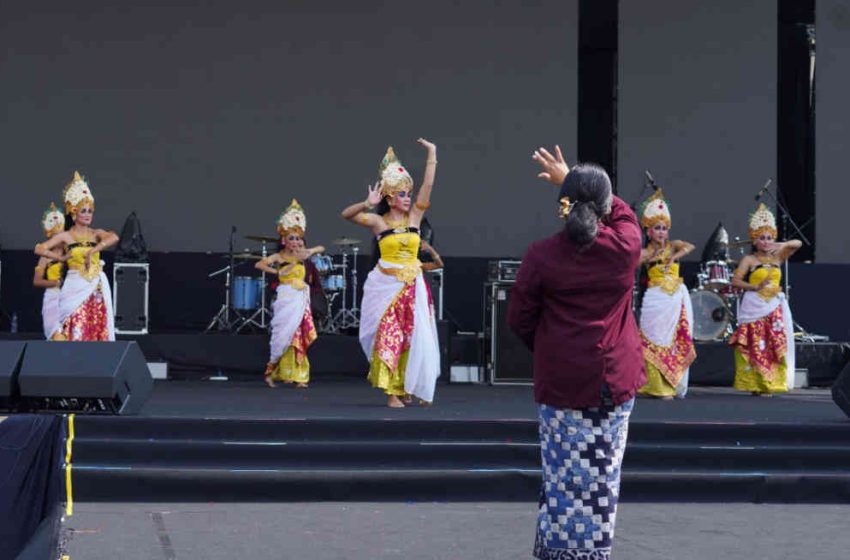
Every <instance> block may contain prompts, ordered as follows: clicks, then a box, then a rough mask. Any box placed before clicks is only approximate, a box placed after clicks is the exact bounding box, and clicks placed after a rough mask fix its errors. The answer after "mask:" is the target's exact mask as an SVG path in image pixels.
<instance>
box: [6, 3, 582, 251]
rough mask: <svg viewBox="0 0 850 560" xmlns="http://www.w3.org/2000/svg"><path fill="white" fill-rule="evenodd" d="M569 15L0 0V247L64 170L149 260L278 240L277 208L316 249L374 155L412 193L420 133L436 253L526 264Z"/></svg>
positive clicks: (541, 218) (18, 243) (563, 81)
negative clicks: (410, 174) (297, 220)
mask: <svg viewBox="0 0 850 560" xmlns="http://www.w3.org/2000/svg"><path fill="white" fill-rule="evenodd" d="M140 4H145V5H140ZM576 20H577V1H576V0H570V1H566V2H564V1H560V0H538V1H535V2H522V3H519V2H517V3H496V4H495V6H494V3H493V2H490V1H488V0H470V1H464V2H451V3H448V2H416V1H413V0H394V1H381V0H364V1H358V2H351V1H349V0H317V1H313V2H302V1H280V2H278V1H271V0H265V1H263V0H249V1H246V2H240V3H234V2H228V1H225V0H210V1H208V2H203V3H201V4H198V3H196V2H180V1H178V2H168V3H158V2H157V3H154V5H151V4H150V3H141V2H135V3H127V2H120V3H115V2H105V1H103V0H81V1H78V2H72V3H67V2H59V1H58V0H46V1H43V2H37V3H33V2H25V1H23V0H8V1H4V2H3V3H2V6H0V105H2V106H3V107H4V109H5V111H6V119H5V122H4V123H3V126H2V127H0V153H3V154H4V157H3V165H2V166H0V190H2V191H3V192H4V193H7V192H14V193H16V194H15V212H13V213H7V214H6V216H5V217H4V219H3V220H0V243H2V244H3V246H4V247H6V248H27V247H31V246H32V245H33V244H34V243H35V242H36V241H37V240H38V237H39V235H40V230H39V218H40V216H41V213H42V211H43V210H44V208H45V207H46V206H47V205H48V204H49V202H50V201H51V200H55V201H57V202H58V201H59V199H60V196H61V188H62V186H63V185H64V184H65V182H66V181H67V180H68V179H69V178H70V176H71V174H72V172H73V170H74V169H75V168H79V169H80V170H81V171H82V172H83V173H84V174H85V175H87V176H88V178H89V180H90V184H91V187H92V189H93V192H94V194H95V197H96V199H97V216H96V224H97V225H100V226H102V227H108V228H114V229H117V228H120V226H121V224H122V222H123V219H124V217H125V216H126V215H127V214H128V213H129V212H130V211H132V210H136V211H137V212H138V214H139V217H140V218H141V220H142V224H143V229H144V232H145V236H146V238H147V240H148V244H149V247H150V249H152V250H160V251H161V250H183V251H208V250H224V249H226V240H227V235H228V232H229V226H230V225H231V224H232V225H235V226H237V227H238V228H239V230H240V233H249V232H250V233H266V234H270V233H273V232H274V224H275V220H276V218H277V215H278V213H279V212H280V211H281V210H282V209H283V208H284V207H285V206H286V204H288V202H289V200H290V199H291V198H292V197H293V196H295V197H298V199H299V200H300V201H301V203H302V205H303V206H304V207H305V208H306V210H307V216H308V224H309V232H308V233H309V236H310V238H311V241H315V242H323V243H327V242H328V241H329V240H330V239H331V238H333V237H336V236H339V235H359V236H360V237H362V238H364V239H365V238H366V235H365V234H364V232H363V231H362V230H361V229H359V228H357V227H356V226H353V225H349V224H346V223H344V222H343V221H342V220H341V219H340V218H339V211H340V210H341V209H342V207H343V206H344V205H345V204H347V203H350V202H353V201H357V200H360V199H362V198H364V197H365V194H366V185H367V183H369V182H370V181H374V179H375V177H376V170H377V165H378V162H379V161H380V159H381V157H382V156H383V153H384V150H385V149H386V146H387V145H388V144H394V145H395V147H396V151H397V153H398V154H399V155H400V157H401V158H402V160H403V161H404V162H406V163H407V164H408V165H409V167H410V168H411V169H412V170H413V171H414V177H415V178H416V182H417V183H418V182H419V178H420V176H421V171H422V168H423V164H424V153H423V151H422V150H421V149H420V148H419V146H418V145H417V144H416V143H415V140H416V138H417V137H419V136H425V137H428V138H430V139H432V140H434V141H435V142H437V143H438V145H439V148H440V152H439V154H438V157H439V162H440V164H439V170H438V176H437V184H436V189H435V194H434V199H433V203H434V205H433V211H432V213H431V220H432V223H433V225H434V228H435V230H436V232H437V241H438V245H439V246H440V247H441V249H442V250H443V251H444V252H445V253H447V254H450V255H454V256H470V255H485V256H486V255H510V254H515V255H518V254H521V253H522V252H523V251H524V249H525V247H526V246H527V244H528V243H529V242H530V241H531V240H533V239H535V238H538V237H541V236H543V235H545V234H547V233H549V232H551V231H552V230H553V229H554V228H555V227H557V219H556V217H555V210H556V205H555V202H554V199H555V195H554V193H553V192H552V189H547V188H546V187H545V186H542V185H539V184H538V181H537V180H536V179H535V173H536V171H535V167H534V166H533V165H532V162H531V159H530V155H531V151H532V150H533V148H534V147H536V146H538V145H541V144H546V145H550V144H553V143H555V142H560V143H561V145H562V147H563V148H564V149H565V151H566V153H567V154H574V153H575V146H576V142H575V135H576V132H575V130H576V84H575V80H576V67H577V59H576V52H577V37H576V29H577V21H576ZM244 244H245V245H247V243H244ZM239 245H240V246H241V245H243V243H242V242H240V243H239Z"/></svg>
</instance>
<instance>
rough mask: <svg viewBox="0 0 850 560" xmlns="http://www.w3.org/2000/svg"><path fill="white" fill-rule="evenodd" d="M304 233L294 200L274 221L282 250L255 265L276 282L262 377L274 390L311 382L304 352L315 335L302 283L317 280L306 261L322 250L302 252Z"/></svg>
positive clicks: (307, 294)
mask: <svg viewBox="0 0 850 560" xmlns="http://www.w3.org/2000/svg"><path fill="white" fill-rule="evenodd" d="M306 231H307V217H306V216H305V214H304V210H303V209H302V208H301V205H300V204H298V201H297V200H295V199H294V198H293V199H292V203H291V204H290V205H289V208H287V209H286V211H284V212H283V213H282V214H281V215H280V218H279V219H278V221H277V232H278V233H279V234H280V244H281V250H280V251H279V252H277V253H275V254H273V255H270V256H268V257H266V258H265V259H263V260H261V261H260V262H258V263H257V264H256V265H255V266H256V268H257V270H262V271H263V272H266V273H268V274H273V275H275V276H276V277H277V279H278V287H277V297H276V299H275V301H274V304H272V320H271V328H272V334H271V342H270V346H271V351H270V357H269V363H268V365H267V366H266V372H265V376H264V377H265V381H266V384H267V385H268V386H269V387H275V381H283V382H285V383H295V386H296V387H299V388H301V389H303V388H306V387H307V384H308V383H309V382H310V360H309V359H308V358H307V349H308V348H309V347H310V345H311V344H313V342H314V341H315V340H316V338H317V337H318V335H317V334H316V327H315V325H314V324H313V313H312V312H311V311H310V286H308V284H307V283H306V282H305V281H304V280H305V278H308V277H311V278H318V272H317V271H316V270H315V266H314V265H313V263H311V262H310V261H309V260H308V259H309V258H310V257H311V256H313V255H315V254H318V253H322V252H324V250H325V248H324V247H322V246H321V245H319V246H317V247H313V248H311V249H305V248H304V233H305V232H306ZM311 268H312V270H311Z"/></svg>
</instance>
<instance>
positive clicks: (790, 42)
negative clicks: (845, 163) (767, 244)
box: [776, 0, 815, 261]
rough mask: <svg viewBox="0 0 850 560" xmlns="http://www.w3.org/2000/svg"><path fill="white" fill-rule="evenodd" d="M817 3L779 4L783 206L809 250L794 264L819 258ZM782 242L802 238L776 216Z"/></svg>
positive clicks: (779, 180) (779, 137) (791, 0)
mask: <svg viewBox="0 0 850 560" xmlns="http://www.w3.org/2000/svg"><path fill="white" fill-rule="evenodd" d="M814 18H815V2H814V0H780V2H779V32H778V41H779V45H778V58H779V60H778V68H777V79H778V92H777V130H776V137H777V154H776V156H777V157H776V160H777V171H776V175H777V183H778V188H777V191H778V195H779V200H780V202H782V204H783V205H784V206H785V207H786V208H787V209H788V211H789V214H790V217H791V218H792V219H793V220H794V222H796V224H797V225H798V226H799V227H800V229H801V230H802V232H803V234H805V236H806V237H807V238H808V240H809V241H810V242H811V245H805V244H804V246H803V248H802V249H800V251H798V252H797V253H796V254H795V255H794V256H793V257H792V260H795V261H804V260H814V258H815V158H814V154H815V152H814V137H815V118H814V117H815V115H814V91H813V85H812V82H811V81H810V76H811V74H810V46H809V33H808V26H809V25H811V24H813V23H814ZM777 219H778V221H779V236H780V239H791V238H796V237H799V235H797V233H796V231H795V230H794V228H793V227H791V226H790V225H789V224H787V223H784V221H783V220H782V216H781V212H780V213H778V215H777Z"/></svg>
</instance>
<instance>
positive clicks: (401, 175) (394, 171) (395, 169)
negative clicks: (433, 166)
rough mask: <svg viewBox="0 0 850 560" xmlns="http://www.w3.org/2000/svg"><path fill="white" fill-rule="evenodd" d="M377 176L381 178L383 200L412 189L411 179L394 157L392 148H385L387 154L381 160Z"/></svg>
mask: <svg viewBox="0 0 850 560" xmlns="http://www.w3.org/2000/svg"><path fill="white" fill-rule="evenodd" d="M378 175H379V176H380V178H381V196H383V197H385V198H392V197H394V196H395V195H397V194H398V193H400V192H401V191H406V190H412V189H413V177H411V176H410V173H408V172H407V169H405V168H404V165H402V163H401V161H399V159H398V157H396V155H395V151H393V147H392V146H390V147H389V148H387V153H386V154H385V155H384V159H382V160H381V165H380V167H379V168H378Z"/></svg>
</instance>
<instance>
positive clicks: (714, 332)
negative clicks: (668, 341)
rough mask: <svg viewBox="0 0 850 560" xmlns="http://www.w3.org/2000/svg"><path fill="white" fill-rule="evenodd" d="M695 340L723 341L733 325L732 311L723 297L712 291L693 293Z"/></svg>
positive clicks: (695, 291) (696, 291)
mask: <svg viewBox="0 0 850 560" xmlns="http://www.w3.org/2000/svg"><path fill="white" fill-rule="evenodd" d="M691 304H692V305H693V308H694V340H722V339H723V338H724V336H726V335H727V334H728V330H729V326H730V325H731V324H732V311H731V310H730V309H729V306H728V305H727V303H726V300H725V299H723V297H721V296H719V295H717V294H716V293H715V292H713V291H711V290H694V291H693V292H691Z"/></svg>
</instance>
